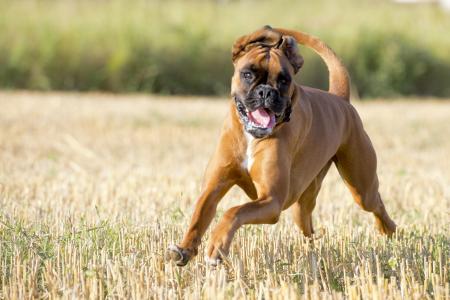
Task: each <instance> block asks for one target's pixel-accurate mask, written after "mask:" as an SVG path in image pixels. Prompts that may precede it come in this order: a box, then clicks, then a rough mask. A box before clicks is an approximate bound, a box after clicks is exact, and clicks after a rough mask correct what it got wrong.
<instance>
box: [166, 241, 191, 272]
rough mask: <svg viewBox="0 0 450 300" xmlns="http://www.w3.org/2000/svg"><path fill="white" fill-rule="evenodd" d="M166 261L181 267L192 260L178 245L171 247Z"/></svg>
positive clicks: (168, 249) (167, 252)
mask: <svg viewBox="0 0 450 300" xmlns="http://www.w3.org/2000/svg"><path fill="white" fill-rule="evenodd" d="M166 259H167V260H171V261H173V262H175V264H176V265H177V266H179V267H183V266H185V265H186V264H187V263H188V262H189V260H190V259H191V255H190V253H189V252H188V251H187V250H186V249H183V248H180V247H178V246H177V245H170V246H169V247H168V248H167V250H166Z"/></svg>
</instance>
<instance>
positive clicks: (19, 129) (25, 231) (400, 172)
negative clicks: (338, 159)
mask: <svg viewBox="0 0 450 300" xmlns="http://www.w3.org/2000/svg"><path fill="white" fill-rule="evenodd" d="M0 105H1V108H2V109H1V110H0V205H1V210H0V297H2V298H28V297H42V298H46V297H52V298H54V297H72V296H75V297H84V298H98V297H105V296H109V297H114V298H115V297H118V298H122V297H123V298H130V297H133V298H149V297H150V298H159V297H162V298H173V297H183V298H192V299H197V298H199V297H205V298H208V297H214V298H233V297H248V298H259V299H261V298H265V299H269V298H272V299H276V298H280V299H281V298H283V299H285V298H286V297H290V298H301V297H305V298H306V297H311V298H319V297H327V296H332V297H333V298H342V297H347V298H351V299H360V297H363V298H368V297H370V298H373V299H387V298H410V297H412V298H423V297H425V298H432V297H435V298H437V299H445V298H447V299H448V298H449V297H450V296H449V251H450V250H449V248H450V243H449V223H448V219H449V218H448V216H449V195H450V179H449V178H450V171H449V170H450V162H449V159H448V155H449V153H450V140H449V138H448V137H449V136H450V122H449V121H448V120H449V119H450V104H449V103H446V102H433V101H428V102H424V101H416V102H407V101H399V102H391V103H387V102H382V101H375V102H372V103H367V104H366V103H364V104H363V103H356V104H355V105H356V106H357V108H358V110H359V112H360V114H361V116H362V118H363V121H364V123H365V127H366V129H367V131H368V132H369V135H370V136H371V138H372V140H373V142H374V145H375V148H376V149H377V152H378V156H379V175H380V181H381V194H382V196H383V198H384V201H385V204H386V206H387V208H388V210H389V212H391V215H392V217H393V219H394V220H395V221H396V222H397V224H398V225H399V227H400V228H401V230H400V232H399V234H398V235H397V236H396V237H395V238H393V239H392V240H386V239H385V238H384V237H382V236H380V235H379V234H378V233H377V232H376V231H375V229H374V226H373V220H372V217H371V216H370V215H369V214H367V213H365V212H363V211H361V209H359V208H358V207H357V206H356V204H354V203H353V201H352V200H351V197H350V194H349V193H348V191H347V190H346V188H345V186H344V184H343V183H342V182H341V180H340V179H339V177H338V175H337V172H336V171H335V170H334V169H332V170H331V172H330V173H329V174H328V176H327V178H326V180H325V183H324V186H323V188H322V190H321V193H320V195H319V199H318V205H317V208H316V210H315V212H314V223H315V227H316V228H320V230H321V231H322V233H323V235H322V236H321V237H320V238H318V239H317V240H316V241H315V242H314V243H310V242H308V241H307V240H306V239H304V238H303V237H302V235H301V234H300V233H299V231H298V230H297V228H295V226H294V225H293V222H292V220H291V217H290V215H289V212H288V211H287V212H285V213H284V214H283V216H282V218H281V220H280V222H279V223H278V224H276V225H270V226H269V225H267V226H246V227H244V228H242V229H241V230H240V231H239V232H238V234H237V235H236V237H235V239H234V243H233V245H232V251H231V255H230V257H229V261H228V262H227V263H226V264H225V266H223V267H220V268H218V269H216V270H212V269H209V268H207V267H206V266H205V265H204V261H203V254H204V249H203V248H201V249H200V255H199V256H198V257H197V258H196V259H195V260H194V261H193V262H191V263H190V264H189V265H188V266H187V267H185V268H182V269H180V268H177V267H175V266H173V265H172V264H168V263H166V262H165V261H164V256H163V255H164V251H165V249H166V246H167V245H168V244H170V243H172V242H177V241H179V240H180V238H181V234H182V233H183V231H184V230H185V228H186V226H187V224H188V221H189V217H190V214H191V212H192V210H193V204H194V201H195V199H196V196H197V195H198V193H199V187H200V184H201V176H202V173H203V170H204V167H205V165H206V163H207V160H208V157H209V155H210V153H211V152H212V149H213V147H214V145H215V142H216V141H217V136H218V133H219V128H220V123H221V121H222V119H223V117H224V115H225V113H226V109H227V105H226V102H225V101H209V100H208V99H194V98H188V99H185V98H173V99H170V101H169V99H166V98H161V99H159V98H158V97H144V96H108V95H96V94H87V95H78V94H34V93H5V92H3V93H1V94H0ZM243 201H247V199H246V198H245V196H244V195H243V193H242V192H240V191H238V190H237V189H234V190H232V191H231V192H230V193H229V195H227V196H226V198H225V199H224V200H223V201H222V202H221V204H220V206H219V215H220V214H221V213H223V211H224V210H225V209H226V208H228V207H230V206H232V205H235V204H237V203H242V202H243Z"/></svg>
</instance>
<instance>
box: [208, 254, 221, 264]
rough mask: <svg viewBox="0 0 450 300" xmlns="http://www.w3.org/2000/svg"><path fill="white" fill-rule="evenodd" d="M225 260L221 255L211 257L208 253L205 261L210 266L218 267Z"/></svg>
mask: <svg viewBox="0 0 450 300" xmlns="http://www.w3.org/2000/svg"><path fill="white" fill-rule="evenodd" d="M222 262H223V260H222V258H221V257H218V258H211V257H209V256H208V255H205V263H206V264H207V265H208V266H210V267H217V266H218V265H220V264H221V263H222Z"/></svg>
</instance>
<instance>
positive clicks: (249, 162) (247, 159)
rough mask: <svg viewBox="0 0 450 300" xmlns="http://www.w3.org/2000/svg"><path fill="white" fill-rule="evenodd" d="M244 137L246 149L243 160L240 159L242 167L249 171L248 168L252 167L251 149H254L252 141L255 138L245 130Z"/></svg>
mask: <svg viewBox="0 0 450 300" xmlns="http://www.w3.org/2000/svg"><path fill="white" fill-rule="evenodd" d="M244 134H245V139H246V140H247V149H246V151H245V157H244V160H243V161H242V168H244V169H246V170H247V171H248V172H250V169H251V168H252V165H253V159H254V158H253V149H254V145H253V141H254V140H255V138H254V137H253V136H252V135H251V134H249V133H247V132H245V133H244Z"/></svg>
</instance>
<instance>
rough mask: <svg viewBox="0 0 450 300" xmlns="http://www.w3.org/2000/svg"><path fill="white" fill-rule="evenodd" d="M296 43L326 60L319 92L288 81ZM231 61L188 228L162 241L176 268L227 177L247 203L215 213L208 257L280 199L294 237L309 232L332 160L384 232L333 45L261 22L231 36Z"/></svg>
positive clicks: (273, 218) (368, 160) (273, 212)
mask: <svg viewBox="0 0 450 300" xmlns="http://www.w3.org/2000/svg"><path fill="white" fill-rule="evenodd" d="M297 42H298V43H300V44H302V45H306V46H308V47H310V48H312V49H313V50H315V51H316V52H317V53H318V54H319V55H320V56H321V57H322V59H323V60H324V61H325V63H326V64H327V66H328V70H329V73H330V74H329V76H330V88H329V92H325V91H321V90H318V89H313V88H310V87H305V86H299V85H297V84H295V83H294V81H293V78H294V75H295V74H296V73H297V72H298V70H299V69H300V68H301V67H302V64H303V58H302V57H301V56H300V54H299V53H298V49H297ZM233 64H234V69H235V72H234V75H233V78H232V91H231V95H232V98H233V100H232V101H231V102H230V113H229V115H228V117H227V119H226V120H225V123H224V125H223V129H222V133H221V136H220V140H219V144H218V146H217V149H216V151H215V153H214V155H213V157H212V159H211V161H210V162H209V164H208V167H207V169H206V174H205V180H204V186H203V190H202V193H201V195H200V197H199V199H198V201H197V204H196V207H195V211H194V215H193V216H192V220H191V224H190V226H189V229H188V230H187V232H186V234H185V236H184V239H183V241H182V242H181V243H180V244H179V246H175V245H172V246H170V247H169V249H168V255H169V258H170V259H172V260H174V261H175V262H176V263H177V265H179V266H184V265H186V264H187V262H188V261H189V259H190V258H191V257H193V256H194V255H196V254H197V249H198V246H199V244H200V242H201V238H202V236H203V234H204V233H205V231H206V229H207V227H208V226H209V224H210V223H211V221H212V219H213V216H214V214H215V212H216V207H217V204H218V202H219V201H220V199H221V198H222V197H223V196H224V195H225V193H226V192H227V191H228V190H229V189H230V188H231V187H232V186H233V185H235V184H237V185H238V186H240V187H241V188H242V189H243V190H244V191H245V193H246V194H247V195H248V196H249V197H250V198H251V199H252V200H254V201H253V202H249V203H246V204H243V205H239V206H236V207H233V208H231V209H229V210H227V211H226V212H225V214H224V215H223V217H222V219H221V220H220V221H219V223H218V224H217V226H216V228H215V229H214V231H213V232H212V235H211V240H210V243H209V246H208V249H207V262H208V263H210V264H212V265H215V264H217V263H218V262H220V260H221V256H222V255H227V254H228V250H229V248H230V243H231V240H232V238H233V235H234V234H235V232H236V230H237V229H238V228H239V227H241V226H242V225H244V224H274V223H276V222H277V221H278V218H279V216H280V214H281V212H282V211H283V210H285V209H287V208H289V207H292V213H293V216H294V220H295V223H296V224H297V225H298V227H300V229H301V230H302V231H303V233H304V235H306V236H311V235H312V234H313V232H314V231H313V226H312V219H311V213H312V211H313V209H314V206H315V204H316V197H317V194H318V193H319V189H320V186H321V183H322V180H323V178H324V176H325V175H326V173H327V171H328V169H329V167H330V165H331V164H332V163H333V162H334V164H335V165H336V167H337V169H338V170H339V173H340V175H341V176H342V178H343V179H344V181H345V183H346V184H347V186H348V187H349V189H350V191H351V193H352V195H353V197H354V199H355V201H356V203H358V204H359V205H360V206H361V207H362V208H363V209H364V210H366V211H369V212H372V213H373V214H374V216H375V220H376V223H377V226H378V228H379V230H380V231H381V232H382V233H384V234H388V235H391V234H392V233H393V232H394V231H395V227H396V226H395V223H394V222H393V221H392V220H391V218H390V217H389V216H388V214H387V212H386V210H385V208H384V205H383V202H382V201H381V198H380V195H379V193H378V178H377V174H376V168H377V162H376V156H375V151H374V149H373V147H372V144H371V142H370V139H369V137H368V136H367V134H366V132H365V131H364V128H363V125H362V123H361V120H360V118H359V116H358V114H357V112H356V110H355V108H354V107H353V106H352V105H351V104H350V103H349V77H348V74H347V71H346V69H345V67H344V66H343V64H342V63H341V62H340V60H339V59H338V58H337V57H336V55H335V54H334V52H333V51H332V50H331V49H330V48H329V47H328V46H326V45H325V44H324V43H323V42H322V41H320V40H319V39H317V38H315V37H312V36H309V35H307V34H305V33H301V32H296V31H292V30H286V29H272V28H271V27H269V26H266V27H264V28H263V29H261V30H258V31H256V32H254V33H252V34H250V35H247V36H243V37H241V38H239V39H238V40H237V41H236V42H235V44H234V45H233Z"/></svg>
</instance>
